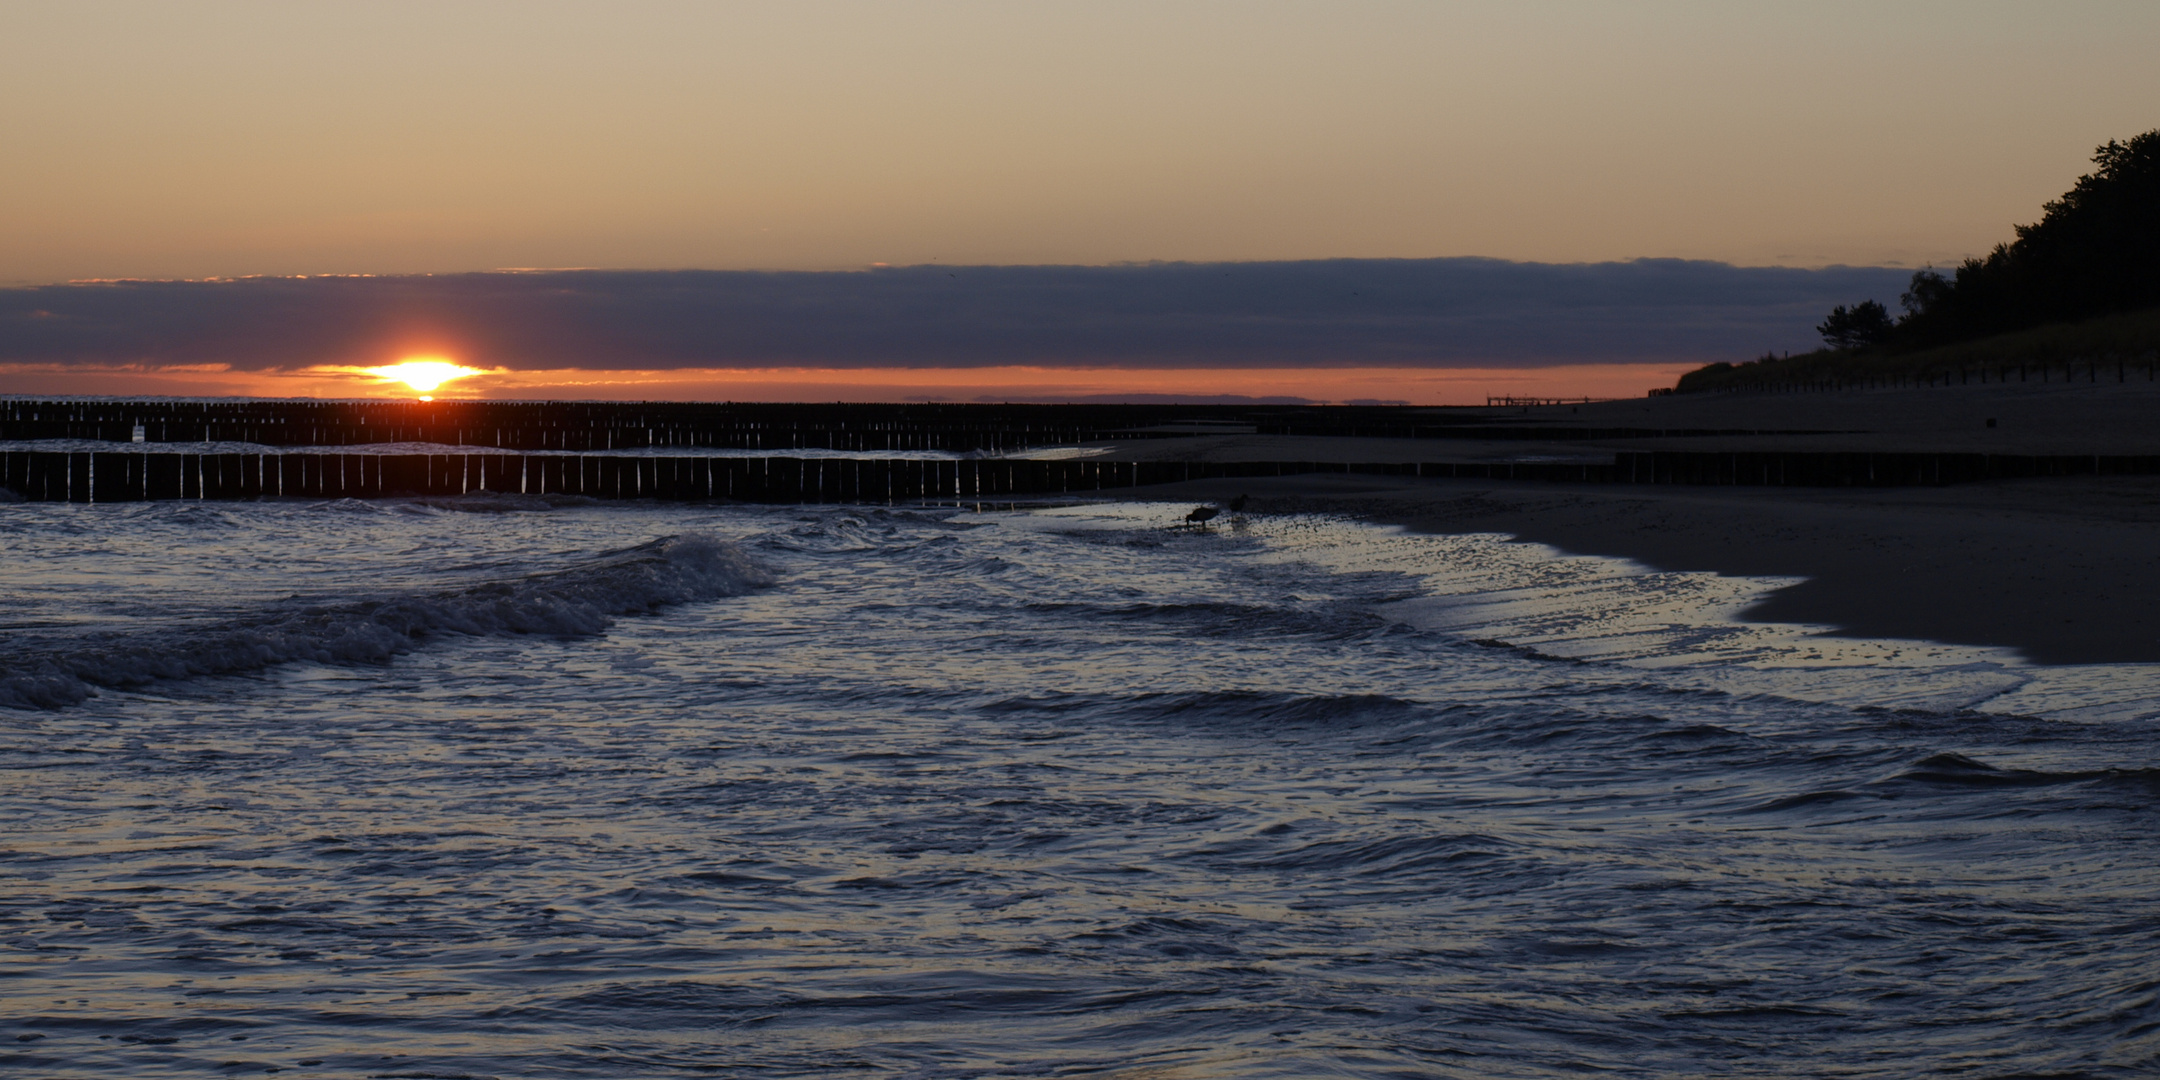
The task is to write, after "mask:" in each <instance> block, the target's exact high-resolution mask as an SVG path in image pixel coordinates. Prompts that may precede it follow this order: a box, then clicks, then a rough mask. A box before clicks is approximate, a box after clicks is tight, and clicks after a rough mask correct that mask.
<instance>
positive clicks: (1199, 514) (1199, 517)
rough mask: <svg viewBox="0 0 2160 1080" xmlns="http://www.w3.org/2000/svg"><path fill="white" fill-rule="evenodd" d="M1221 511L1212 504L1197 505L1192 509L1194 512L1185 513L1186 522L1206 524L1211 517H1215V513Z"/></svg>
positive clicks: (1189, 523)
mask: <svg viewBox="0 0 2160 1080" xmlns="http://www.w3.org/2000/svg"><path fill="white" fill-rule="evenodd" d="M1220 513H1222V511H1221V510H1218V509H1216V508H1215V507H1212V506H1195V507H1193V509H1192V513H1190V514H1187V515H1185V523H1186V524H1188V525H1201V526H1205V525H1206V524H1207V523H1208V520H1209V519H1210V518H1213V517H1214V516H1215V515H1217V514H1220Z"/></svg>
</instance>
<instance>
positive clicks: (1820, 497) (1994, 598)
mask: <svg viewBox="0 0 2160 1080" xmlns="http://www.w3.org/2000/svg"><path fill="white" fill-rule="evenodd" d="M1240 493H1247V494H1250V495H1251V497H1252V503H1251V506H1250V508H1249V512H1260V513H1311V512H1325V513H1339V514H1347V515H1351V516H1355V517H1359V518H1363V519H1365V520H1369V521H1376V522H1383V523H1388V524H1396V525H1402V526H1405V527H1408V528H1411V529H1415V530H1418V531H1423V532H1433V533H1470V532H1497V533H1508V534H1511V535H1513V536H1514V537H1516V538H1517V539H1519V540H1524V541H1531V542H1536V543H1542V544H1549V545H1552V546H1553V547H1557V548H1560V549H1562V550H1564V551H1568V552H1573V553H1577V554H1584V555H1610V556H1619V557H1623V558H1628V559H1633V560H1635V561H1637V562H1641V563H1644V564H1646V565H1649V566H1652V567H1656V568H1658V569H1663V570H1708V571H1714V572H1717V573H1722V574H1737V575H1749V576H1776V577H1803V578H1806V579H1807V580H1805V581H1803V582H1801V583H1799V584H1796V585H1792V586H1789V587H1786V588H1783V589H1779V590H1777V591H1776V592H1774V593H1772V594H1771V595H1770V596H1769V597H1768V598H1767V599H1766V600H1765V601H1764V602H1762V603H1761V604H1758V605H1756V606H1755V607H1753V608H1752V609H1750V610H1749V611H1748V612H1747V617H1748V618H1751V619H1757V620H1762V621H1767V622H1794V623H1811V624H1819V625H1824V626H1830V627H1835V628H1837V629H1838V630H1839V631H1842V632H1845V633H1849V634H1853V635H1858V636H1866V637H1889V638H1918V639H1926V640H1931V641H1942V642H1951V643H1956V644H1967V645H1999V646H2008V647H2011V648H2015V649H2017V650H2018V651H2019V652H2021V653H2022V654H2023V655H2025V656H2026V657H2028V658H2030V659H2032V660H2034V661H2037V662H2040V663H2049V664H2073V663H2085V664H2089V663H2117V662H2145V663H2151V662H2160V609H2156V606H2160V478H2151V477H2123V478H2078V479H2054V480H2020V481H2005V482H1999V483H1987V484H1968V485H1960V486H1955V487H1944V488H1893V489H1806V488H1747V487H1716V488H1707V487H1649V486H1641V485H1580V486H1578V485H1559V484H1536V483H1508V482H1496V481H1470V480H1417V479H1400V478H1393V477H1359V476H1341V475H1318V476H1296V477H1282V478H1268V479H1261V480H1227V481H1195V482H1193V483H1189V484H1178V485H1172V486H1168V487H1155V488H1148V489H1145V490H1142V491H1136V492H1134V493H1133V496H1132V497H1135V498H1145V499H1187V498H1189V499H1194V500H1196V501H1197V500H1202V499H1226V498H1228V497H1230V496H1233V495H1237V494H1240Z"/></svg>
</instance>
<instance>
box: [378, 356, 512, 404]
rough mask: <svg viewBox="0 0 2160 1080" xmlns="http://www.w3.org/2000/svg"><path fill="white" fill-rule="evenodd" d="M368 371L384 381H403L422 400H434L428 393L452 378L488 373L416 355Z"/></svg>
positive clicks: (441, 358) (436, 358) (441, 359)
mask: <svg viewBox="0 0 2160 1080" xmlns="http://www.w3.org/2000/svg"><path fill="white" fill-rule="evenodd" d="M366 371H367V373H368V374H370V375H373V376H375V377H376V378H378V379H381V380H382V381H384V382H401V383H404V384H405V385H407V386H410V387H412V388H413V389H415V390H418V391H419V392H420V394H421V398H420V400H422V401H432V400H434V399H433V398H430V397H428V396H427V394H428V393H429V392H430V391H432V390H434V389H435V388H436V387H438V386H441V385H442V384H444V383H446V382H449V381H450V380H452V379H462V378H465V377H467V376H469V375H485V374H487V373H486V372H485V371H482V370H481V369H479V368H469V367H465V366H463V365H460V364H457V363H453V362H451V361H450V360H448V359H446V358H444V357H440V356H415V357H412V358H411V359H407V360H400V361H398V362H397V363H395V364H391V365H389V366H387V367H373V368H368V369H366Z"/></svg>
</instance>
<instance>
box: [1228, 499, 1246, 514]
mask: <svg viewBox="0 0 2160 1080" xmlns="http://www.w3.org/2000/svg"><path fill="white" fill-rule="evenodd" d="M1230 512H1231V513H1233V514H1242V513H1244V512H1245V496H1243V495H1240V496H1238V497H1237V498H1235V499H1232V500H1230Z"/></svg>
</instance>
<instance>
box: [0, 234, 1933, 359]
mask: <svg viewBox="0 0 2160 1080" xmlns="http://www.w3.org/2000/svg"><path fill="white" fill-rule="evenodd" d="M1907 276H1908V272H1907V271H1903V270H1894V269H1886V268H1879V267H1830V268H1827V269H1821V270H1798V269H1785V268H1768V267H1753V268H1750V267H1735V266H1731V265H1728V264H1725V263H1716V262H1698V261H1683V260H1674V259H1642V260H1636V261H1633V262H1620V263H1587V264H1568V265H1553V264H1544V263H1515V262H1505V261H1501V260H1495V259H1416V260H1365V259H1340V260H1325V261H1311V262H1274V263H1155V264H1144V265H1129V266H1103V267H1085V266H976V267H938V266H915V267H903V268H894V269H878V270H871V271H858V272H829V273H812V272H759V271H707V270H681V271H612V270H576V271H551V272H544V273H486V274H453V275H441V276H414V277H316V278H247V279H240V280H231V281H122V282H105V283H87V284H69V285H52V286H41V287H37V288H28V289H8V290H0V360H4V361H14V362H24V361H32V362H47V363H71V362H74V363H152V364H198V363H224V364H231V365H232V366H234V367H236V368H240V369H244V370H259V369H264V368H295V367H305V366H309V365H313V364H350V363H381V362H384V361H385V360H387V359H390V358H392V354H394V353H396V352H398V351H400V350H411V349H419V348H429V347H432V348H435V349H440V350H442V351H445V352H449V353H452V354H453V355H455V356H457V357H458V358H459V359H460V360H463V361H465V362H467V363H476V364H482V365H486V366H502V367H511V368H525V369H534V368H595V369H622V368H685V367H773V366H810V367H842V368H854V367H980V366H989V365H1005V364H1040V365H1110V366H1123V367H1160V368H1173V367H1329V366H1335V367H1394V366H1402V367H1457V366H1525V367H1528V366H1543V365H1552V364H1569V363H1602V362H1643V361H1672V362H1689V363H1693V362H1701V361H1708V360H1716V359H1727V360H1730V359H1740V358H1745V357H1752V356H1755V355H1759V354H1760V353H1761V352H1763V351H1764V350H1766V349H1794V350H1798V349H1802V348H1807V347H1811V346H1812V345H1813V344H1814V342H1815V335H1814V331H1813V329H1812V327H1813V325H1814V324H1815V323H1816V322H1817V321H1819V320H1820V318H1821V317H1822V313H1823V312H1824V311H1826V310H1828V309H1829V307H1830V306H1831V305H1833V304H1840V303H1852V302H1855V301H1858V300H1862V299H1867V298H1871V297H1873V298H1890V297H1894V296H1895V295H1896V294H1897V292H1898V290H1899V289H1901V288H1902V287H1903V285H1904V283H1905V279H1906V277H1907Z"/></svg>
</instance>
